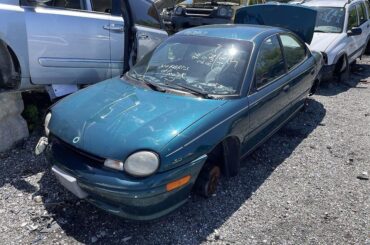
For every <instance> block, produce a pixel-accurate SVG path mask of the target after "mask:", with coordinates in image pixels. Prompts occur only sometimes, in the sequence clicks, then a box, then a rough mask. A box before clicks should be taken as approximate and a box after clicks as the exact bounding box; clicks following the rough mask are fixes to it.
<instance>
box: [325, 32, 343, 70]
mask: <svg viewBox="0 0 370 245" xmlns="http://www.w3.org/2000/svg"><path fill="white" fill-rule="evenodd" d="M347 45H348V42H347V43H346V41H345V40H344V38H343V36H341V37H339V38H338V39H337V40H336V41H334V42H333V43H332V44H331V45H329V47H328V48H327V49H326V50H325V53H326V54H327V56H328V65H332V64H336V63H337V61H338V60H339V58H340V57H342V56H343V55H344V54H347Z"/></svg>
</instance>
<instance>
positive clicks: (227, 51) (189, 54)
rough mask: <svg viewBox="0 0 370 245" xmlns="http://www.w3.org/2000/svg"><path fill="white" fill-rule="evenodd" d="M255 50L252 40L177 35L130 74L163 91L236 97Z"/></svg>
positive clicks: (153, 52)
mask: <svg viewBox="0 0 370 245" xmlns="http://www.w3.org/2000/svg"><path fill="white" fill-rule="evenodd" d="M252 47H253V45H252V43H251V42H248V41H238V40H231V39H224V38H215V37H212V38H209V37H201V36H190V35H189V36H186V35H177V36H173V37H172V38H169V39H168V40H167V41H166V42H164V43H163V44H162V45H160V46H159V47H158V48H156V49H155V50H154V51H152V52H151V53H149V54H148V55H146V56H145V57H144V58H143V59H142V60H141V61H140V62H139V63H138V64H136V65H135V66H134V67H133V68H132V69H131V70H130V71H129V72H128V73H127V75H128V76H129V77H131V78H134V79H136V80H141V81H143V82H146V83H150V84H151V85H152V86H153V85H154V86H157V87H158V86H159V87H161V88H166V87H169V88H172V89H176V90H182V91H186V92H194V91H196V92H198V94H203V95H204V94H207V95H223V96H225V95H236V94H239V91H240V88H241V84H242V82H243V78H244V74H245V70H246V67H247V64H248V61H249V57H250V53H251V51H252Z"/></svg>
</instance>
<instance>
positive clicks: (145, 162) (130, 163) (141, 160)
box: [123, 151, 159, 177]
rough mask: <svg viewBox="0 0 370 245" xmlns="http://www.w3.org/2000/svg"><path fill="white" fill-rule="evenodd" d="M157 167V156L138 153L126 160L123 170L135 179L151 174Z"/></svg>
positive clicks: (151, 153)
mask: <svg viewBox="0 0 370 245" xmlns="http://www.w3.org/2000/svg"><path fill="white" fill-rule="evenodd" d="M158 167H159V158H158V155H157V154H155V153H153V152H150V151H140V152H136V153H134V154H132V155H131V156H129V157H128V158H127V159H126V162H125V164H124V166H123V168H124V170H125V171H126V172H127V173H128V174H130V175H132V176H136V177H145V176H149V175H151V174H153V173H154V172H155V171H156V170H157V169H158Z"/></svg>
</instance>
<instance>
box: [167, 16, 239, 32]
mask: <svg viewBox="0 0 370 245" xmlns="http://www.w3.org/2000/svg"><path fill="white" fill-rule="evenodd" d="M171 22H172V25H173V28H174V29H175V30H180V29H184V28H189V27H195V26H201V25H213V24H230V23H232V20H231V19H225V18H217V17H199V16H173V17H172V19H171Z"/></svg>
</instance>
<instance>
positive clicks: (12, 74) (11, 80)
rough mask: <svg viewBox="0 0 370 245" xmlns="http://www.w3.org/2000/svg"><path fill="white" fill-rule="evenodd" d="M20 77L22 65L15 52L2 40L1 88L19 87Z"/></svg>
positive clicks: (0, 56) (0, 51)
mask: <svg viewBox="0 0 370 245" xmlns="http://www.w3.org/2000/svg"><path fill="white" fill-rule="evenodd" d="M20 77H21V66H20V63H19V60H18V58H17V56H16V54H15V52H14V51H13V50H12V48H11V47H10V46H9V45H7V44H6V43H5V42H4V41H2V40H0V89H16V88H18V87H19V85H20V80H21V79H20Z"/></svg>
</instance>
